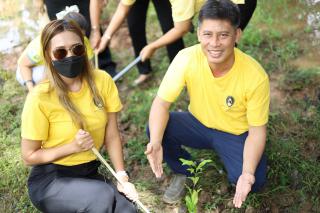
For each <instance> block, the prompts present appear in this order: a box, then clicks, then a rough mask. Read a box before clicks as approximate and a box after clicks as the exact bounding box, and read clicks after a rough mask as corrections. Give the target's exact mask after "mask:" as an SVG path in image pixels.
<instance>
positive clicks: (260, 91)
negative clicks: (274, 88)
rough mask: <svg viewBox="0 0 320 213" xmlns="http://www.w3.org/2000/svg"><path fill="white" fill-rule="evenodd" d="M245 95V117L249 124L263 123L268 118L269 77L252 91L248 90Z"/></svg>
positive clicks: (258, 124)
mask: <svg viewBox="0 0 320 213" xmlns="http://www.w3.org/2000/svg"><path fill="white" fill-rule="evenodd" d="M247 97H248V101H247V119H248V123H249V125H250V126H262V125H265V124H266V123H267V122H268V118H269V104H270V86H269V79H268V78H265V79H264V80H263V81H262V82H261V83H260V84H259V85H258V86H257V87H256V88H255V89H254V90H253V91H251V92H249V94H248V96H247Z"/></svg>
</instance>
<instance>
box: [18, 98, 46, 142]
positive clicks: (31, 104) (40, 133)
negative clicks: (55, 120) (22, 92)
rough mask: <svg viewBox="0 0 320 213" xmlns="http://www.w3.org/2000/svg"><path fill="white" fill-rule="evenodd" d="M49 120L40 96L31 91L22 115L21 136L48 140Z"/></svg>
mask: <svg viewBox="0 0 320 213" xmlns="http://www.w3.org/2000/svg"><path fill="white" fill-rule="evenodd" d="M48 132H49V121H48V118H47V116H46V114H45V113H44V109H43V107H42V106H41V104H40V100H39V97H38V96H36V95H34V94H33V93H32V92H30V93H29V94H28V96H27V98H26V101H25V103H24V107H23V111H22V115H21V137H22V138H25V139H29V140H40V141H43V140H47V138H48Z"/></svg>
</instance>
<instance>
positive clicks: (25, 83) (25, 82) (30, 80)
mask: <svg viewBox="0 0 320 213" xmlns="http://www.w3.org/2000/svg"><path fill="white" fill-rule="evenodd" d="M28 82H32V84H33V85H35V82H34V81H33V80H32V79H29V80H26V81H24V82H23V85H24V86H26V85H27V83H28Z"/></svg>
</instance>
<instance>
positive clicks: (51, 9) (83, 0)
mask: <svg viewBox="0 0 320 213" xmlns="http://www.w3.org/2000/svg"><path fill="white" fill-rule="evenodd" d="M44 3H45V5H46V7H47V11H48V16H49V18H50V20H55V19H57V17H56V13H58V12H60V11H62V10H64V9H65V8H66V6H71V5H77V6H78V7H79V11H80V13H81V14H82V15H83V16H84V17H85V18H86V20H87V22H88V24H89V28H88V29H87V30H86V36H87V37H88V38H89V37H90V30H91V22H90V0H44ZM101 33H102V32H101ZM98 58H99V68H100V69H102V70H105V71H107V72H108V73H109V74H110V75H111V76H114V75H115V74H116V64H115V63H114V62H113V61H112V59H111V53H110V49H109V48H108V47H107V48H106V49H105V50H104V51H103V52H101V53H100V54H99V55H98Z"/></svg>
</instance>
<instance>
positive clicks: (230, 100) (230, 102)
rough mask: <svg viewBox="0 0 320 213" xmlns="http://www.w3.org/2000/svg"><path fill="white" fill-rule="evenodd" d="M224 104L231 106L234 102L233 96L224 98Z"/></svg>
mask: <svg viewBox="0 0 320 213" xmlns="http://www.w3.org/2000/svg"><path fill="white" fill-rule="evenodd" d="M226 104H227V106H228V107H231V106H232V105H233V104H234V98H233V97H232V96H228V97H227V98H226Z"/></svg>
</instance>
